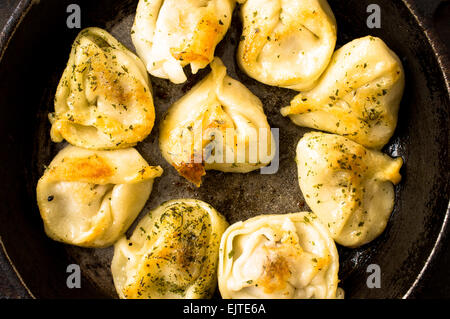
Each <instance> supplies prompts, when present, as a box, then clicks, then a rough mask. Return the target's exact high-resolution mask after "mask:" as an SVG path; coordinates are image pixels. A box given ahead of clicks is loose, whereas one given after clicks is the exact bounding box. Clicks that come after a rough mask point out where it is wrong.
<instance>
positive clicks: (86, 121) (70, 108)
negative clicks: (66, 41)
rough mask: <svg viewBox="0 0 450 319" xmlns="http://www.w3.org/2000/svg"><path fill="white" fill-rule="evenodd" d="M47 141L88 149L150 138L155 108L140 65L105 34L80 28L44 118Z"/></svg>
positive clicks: (133, 56) (119, 44)
mask: <svg viewBox="0 0 450 319" xmlns="http://www.w3.org/2000/svg"><path fill="white" fill-rule="evenodd" d="M49 119H50V122H51V123H52V128H51V138H52V140H53V141H54V142H61V141H62V140H63V139H65V140H67V141H68V142H69V143H70V144H72V145H75V146H79V147H83V148H88V149H98V150H106V149H117V148H127V147H130V146H133V145H135V144H136V143H138V142H140V141H142V140H143V139H144V138H145V137H147V135H148V134H150V132H151V130H152V128H153V124H154V120H155V109H154V106H153V98H152V93H151V85H150V82H149V79H148V74H147V71H146V70H145V66H144V64H143V63H142V61H141V60H140V59H139V58H138V57H137V56H136V55H134V54H133V53H132V52H131V51H129V50H128V49H127V48H125V47H124V46H123V45H122V44H121V43H119V42H118V41H117V40H116V39H115V38H113V37H112V36H111V35H110V34H109V33H108V32H106V31H104V30H102V29H99V28H88V29H84V30H82V31H81V32H80V33H79V35H78V37H77V38H76V39H75V42H74V43H73V45H72V51H71V53H70V57H69V61H68V63H67V67H66V69H65V70H64V73H63V75H62V78H61V80H60V82H59V85H58V88H57V91H56V96H55V112H54V113H51V114H50V115H49Z"/></svg>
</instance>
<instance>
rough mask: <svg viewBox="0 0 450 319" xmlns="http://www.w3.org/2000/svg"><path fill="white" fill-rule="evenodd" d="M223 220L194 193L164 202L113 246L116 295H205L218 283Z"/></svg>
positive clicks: (178, 296)
mask: <svg viewBox="0 0 450 319" xmlns="http://www.w3.org/2000/svg"><path fill="white" fill-rule="evenodd" d="M227 226H228V223H227V222H226V220H225V218H224V217H223V216H222V215H220V214H219V213H218V212H217V211H216V210H215V209H214V208H213V207H212V206H210V205H209V204H207V203H205V202H202V201H200V200H195V199H178V200H172V201H169V202H165V203H163V204H162V205H161V206H159V207H157V208H156V209H155V210H153V211H151V212H150V213H149V214H148V215H146V216H145V217H144V218H143V219H142V220H141V221H140V222H139V223H138V225H137V226H136V229H135V230H134V232H133V235H132V236H131V238H130V239H129V240H127V238H126V237H125V236H124V237H122V239H120V240H119V241H118V242H117V243H116V244H115V247H114V257H113V260H112V264H111V270H112V274H113V278H114V284H115V287H116V290H117V293H118V294H119V297H120V298H125V299H150V298H151V299H201V298H210V297H211V296H212V294H213V292H214V290H215V288H216V284H217V264H218V259H219V245H220V238H221V236H222V234H223V232H224V231H225V229H226V228H227Z"/></svg>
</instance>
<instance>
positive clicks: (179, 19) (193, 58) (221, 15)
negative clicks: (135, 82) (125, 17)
mask: <svg viewBox="0 0 450 319" xmlns="http://www.w3.org/2000/svg"><path fill="white" fill-rule="evenodd" d="M234 5H235V1H234V0H184V1H179V0H152V1H147V0H140V1H139V4H138V7H137V11H136V18H135V21H134V25H133V29H132V31H131V38H132V39H133V43H134V46H135V47H136V51H137V53H138V55H139V56H140V57H141V58H142V59H143V60H144V62H145V64H146V66H147V70H148V72H149V73H150V74H151V75H153V76H156V77H159V78H164V79H169V80H170V81H172V82H173V83H177V84H178V83H183V82H185V81H186V75H185V74H184V71H183V67H184V66H186V65H188V64H190V65H191V70H192V73H197V71H198V70H199V69H203V68H204V67H206V66H207V65H208V64H209V63H210V62H211V61H212V60H213V58H214V50H215V48H216V45H217V44H218V43H219V42H220V41H221V40H222V38H223V37H224V35H225V33H226V32H227V30H228V27H229V26H230V23H231V15H232V13H233V9H234Z"/></svg>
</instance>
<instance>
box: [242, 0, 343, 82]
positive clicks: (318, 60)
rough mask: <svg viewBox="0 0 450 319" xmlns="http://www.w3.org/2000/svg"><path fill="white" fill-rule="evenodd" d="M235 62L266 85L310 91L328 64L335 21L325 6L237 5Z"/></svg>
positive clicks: (312, 2) (305, 0) (298, 2)
mask: <svg viewBox="0 0 450 319" xmlns="http://www.w3.org/2000/svg"><path fill="white" fill-rule="evenodd" d="M239 2H241V3H243V5H242V7H241V11H240V15H241V19H242V22H243V32H242V37H241V42H240V44H239V48H238V53H237V60H238V63H239V66H240V67H241V69H242V70H243V71H244V72H246V73H247V74H248V75H249V76H250V77H252V78H254V79H255V80H257V81H260V82H262V83H265V84H268V85H273V86H280V87H285V88H290V89H294V90H298V91H299V90H307V89H310V88H312V87H313V85H314V83H316V81H317V79H318V78H319V77H320V75H321V74H322V72H323V71H324V70H325V68H326V67H327V65H328V63H329V62H330V59H331V56H332V54H333V50H334V47H335V44H336V29H337V28H336V20H335V18H334V15H333V12H332V11H331V8H330V6H329V5H328V3H327V1H326V0H283V1H281V0H239Z"/></svg>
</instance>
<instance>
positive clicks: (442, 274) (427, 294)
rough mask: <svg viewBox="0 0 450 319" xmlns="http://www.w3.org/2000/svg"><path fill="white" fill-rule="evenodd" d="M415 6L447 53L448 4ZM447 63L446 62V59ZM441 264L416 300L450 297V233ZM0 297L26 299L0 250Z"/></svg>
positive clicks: (0, 16) (4, 1)
mask: <svg viewBox="0 0 450 319" xmlns="http://www.w3.org/2000/svg"><path fill="white" fill-rule="evenodd" d="M17 2H18V1H17V0H0V30H2V29H3V26H4V25H5V23H6V22H7V20H8V18H9V16H10V14H11V12H12V11H13V9H14V7H15V6H16V4H17ZM415 6H416V8H417V9H418V11H419V13H420V14H421V15H422V16H423V17H424V26H425V27H426V28H432V29H434V31H435V32H436V33H437V34H438V36H439V38H440V40H441V41H442V42H443V43H444V44H445V45H446V46H447V57H448V55H449V54H448V53H449V52H450V1H449V0H442V1H434V0H433V1H430V0H416V1H415ZM447 61H448V59H447ZM439 258H440V261H439V262H438V263H436V265H434V267H433V268H432V269H431V270H430V271H429V275H428V276H427V278H426V279H425V280H424V281H423V284H422V287H421V290H420V292H419V293H417V294H415V297H417V298H450V234H449V235H447V236H446V238H445V243H444V245H443V248H442V250H441V251H440V255H439ZM0 298H29V294H28V293H27V292H26V290H25V289H24V288H23V286H22V285H21V284H20V281H19V280H18V279H17V277H16V276H15V274H14V270H13V269H12V267H11V266H10V265H9V263H8V260H7V257H6V256H5V254H4V252H3V249H0Z"/></svg>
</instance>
